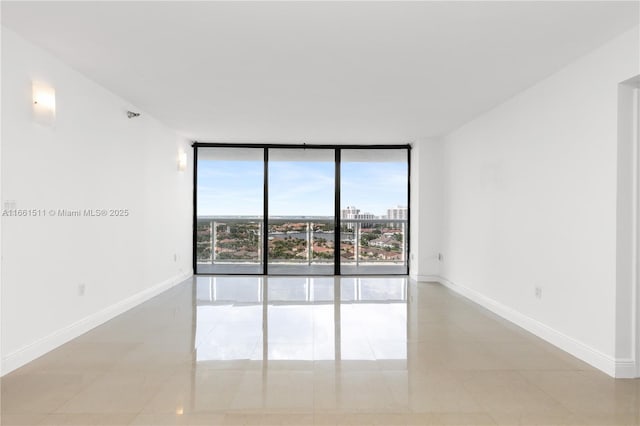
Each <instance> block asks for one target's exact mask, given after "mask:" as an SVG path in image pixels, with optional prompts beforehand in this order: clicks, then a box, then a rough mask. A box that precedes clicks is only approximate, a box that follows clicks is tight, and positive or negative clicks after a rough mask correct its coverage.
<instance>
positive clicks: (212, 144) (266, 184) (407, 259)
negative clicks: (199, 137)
mask: <svg viewBox="0 0 640 426" xmlns="http://www.w3.org/2000/svg"><path fill="white" fill-rule="evenodd" d="M191 146H192V147H193V206H192V207H193V226H192V228H193V233H192V257H193V259H192V266H193V273H194V275H203V276H217V275H257V276H263V275H269V265H268V263H269V262H268V249H269V246H268V244H269V241H268V238H266V233H267V232H268V231H267V229H268V224H269V149H301V148H302V149H325V150H326V149H333V150H334V153H335V179H334V185H335V187H334V194H335V202H334V215H335V218H334V232H335V234H334V235H338V236H339V235H340V225H341V223H340V207H341V206H340V201H341V200H340V186H341V182H340V179H341V176H340V172H341V154H342V150H343V149H349V150H352V149H353V150H357V149H362V150H373V149H379V150H385V149H395V150H398V149H406V150H407V226H406V231H405V232H406V236H405V239H406V245H407V247H406V253H405V259H404V261H405V263H406V270H405V273H403V274H389V275H395V276H398V275H399V276H404V275H409V271H410V259H411V144H403V145H400V144H398V145H327V144H275V143H274V144H269V143H225V142H198V141H194V142H193V143H192V144H191ZM199 148H255V149H260V148H261V149H263V155H264V156H263V158H264V182H263V197H264V199H263V206H264V210H263V216H264V217H263V220H264V226H263V229H264V233H265V235H263V238H262V240H263V254H262V255H263V256H264V259H263V268H262V272H261V273H254V274H247V273H224V274H215V273H198V270H197V267H198V260H197V254H196V250H197V228H198V210H197V206H198V149H199ZM340 269H341V268H340V242H339V238H338V243H337V245H336V243H335V242H334V275H336V276H354V275H355V276H357V275H362V274H342V273H341V270H340ZM372 275H374V274H372Z"/></svg>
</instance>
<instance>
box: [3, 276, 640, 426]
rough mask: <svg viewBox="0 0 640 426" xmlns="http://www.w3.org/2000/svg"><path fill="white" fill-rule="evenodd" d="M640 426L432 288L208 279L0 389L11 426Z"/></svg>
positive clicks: (597, 387)
mask: <svg viewBox="0 0 640 426" xmlns="http://www.w3.org/2000/svg"><path fill="white" fill-rule="evenodd" d="M18 424H22V425H153V426H160V425H215V424H233V425H242V424H247V425H280V424H287V425H314V424H315V425H338V424H349V425H432V424H438V425H440V424H441V425H462V424H467V425H488V424H504V425H516V424H536V425H556V424H571V425H582V424H590V425H609V424H611V425H613V424H625V425H626V424H636V425H637V424H640V381H639V380H613V379H611V378H609V377H607V376H606V375H604V374H603V373H600V372H598V371H596V370H594V369H593V368H591V367H589V366H588V365H586V364H584V363H582V362H580V361H578V360H576V359H575V358H573V357H571V356H569V355H567V354H565V353H564V352H562V351H560V350H558V349H555V348H554V347H552V346H550V345H548V344H546V343H544V342H542V341H541V340H539V339H537V338H535V337H533V336H532V335H530V334H528V333H526V332H524V331H523V330H521V329H519V328H518V327H516V326H514V325H512V324H510V323H508V322H506V321H503V320H501V319H499V318H497V317H495V316H494V315H492V314H491V313H489V312H487V311H485V310H483V309H481V308H479V307H478V306H476V305H474V304H472V303H470V302H468V301H466V300H465V299H463V298H460V297H458V296H456V295H455V294H452V293H451V292H449V291H448V290H446V289H445V288H443V287H442V286H440V285H437V284H416V283H415V282H413V281H410V280H407V279H405V278H381V277H379V278H342V279H339V278H335V279H334V278H333V277H316V278H305V277H278V278H274V277H271V278H262V277H233V278H231V277H218V278H212V277H200V278H197V279H194V280H193V281H192V280H189V281H188V282H185V283H184V284H182V285H180V286H178V287H175V288H174V289H172V290H170V291H168V292H166V293H164V294H162V295H160V296H159V297H156V298H154V299H152V300H151V301H149V302H147V303H145V304H143V305H141V306H139V307H137V308H135V309H133V310H131V311H129V312H127V313H125V314H124V315H121V316H120V317H118V318H116V319H114V320H112V321H110V322H108V323H107V324H104V325H103V326H101V327H98V328H96V329H94V330H93V331H91V332H89V333H87V334H85V335H84V336H82V337H80V338H78V339H76V340H74V341H72V342H70V343H69V344H67V345H64V346H63V347H60V348H58V349H56V350H55V351H53V352H51V353H49V354H47V355H45V356H44V357H42V358H40V359H38V360H36V361H35V362H32V363H31V364H29V365H27V366H25V367H23V368H21V369H19V370H17V371H15V372H13V373H11V374H9V375H7V376H5V377H4V378H2V425H18Z"/></svg>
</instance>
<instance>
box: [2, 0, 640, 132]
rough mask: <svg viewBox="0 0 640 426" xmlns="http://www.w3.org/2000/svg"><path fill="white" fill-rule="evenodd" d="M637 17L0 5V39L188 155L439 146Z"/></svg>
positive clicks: (385, 5) (410, 8)
mask: <svg viewBox="0 0 640 426" xmlns="http://www.w3.org/2000/svg"><path fill="white" fill-rule="evenodd" d="M638 4H639V3H638V2H637V1H634V2H612V1H603V2H592V1H586V2H580V1H569V2H537V1H533V2H522V1H512V2H483V1H473V2H364V1H357V2H267V1H261V2H204V1H200V2H185V1H180V2H178V1H170V2H155V1H143V2H123V1H113V2H87V1H75V2H55V1H46V2H9V1H3V2H2V24H3V25H4V26H6V27H8V28H10V29H11V30H13V31H15V32H16V33H18V34H20V35H22V36H23V37H24V38H26V39H28V40H30V41H32V42H33V43H35V44H37V45H40V46H42V47H44V48H45V49H47V50H49V51H50V52H52V53H53V54H54V55H56V56H58V57H59V58H61V59H62V60H63V61H64V62H66V63H67V64H69V65H70V66H72V67H73V68H75V69H77V70H79V71H80V72H82V73H83V74H85V75H87V76H88V77H90V78H91V79H93V80H95V81H96V82H98V83H99V84H101V85H103V86H104V87H106V88H108V89H109V90H111V91H112V92H114V93H116V94H118V95H120V96H121V97H123V98H124V99H126V100H128V101H130V102H131V103H133V104H134V105H136V106H137V107H139V108H140V109H141V110H143V111H145V112H146V113H149V114H151V115H153V116H155V117H156V118H158V119H159V120H161V121H163V122H164V123H165V124H167V125H168V126H169V127H171V128H173V129H175V130H177V131H178V132H180V133H182V134H184V135H186V136H188V137H190V138H192V139H195V140H200V141H229V142H234V141H249V142H250V141H253V142H294V141H295V142H307V143H309V142H311V143H313V142H324V143H341V142H351V143H354V142H355V143H358V142H363V143H366V142H372V143H373V142H375V143H381V142H384V143H396V142H404V143H406V142H411V141H415V140H420V139H421V138H427V137H432V136H437V135H441V134H444V133H447V132H449V131H451V130H453V129H455V128H457V127H459V126H460V125H462V124H464V123H465V122H467V121H469V120H470V119H472V118H473V117H475V116H477V115H479V114H481V113H482V112H484V111H487V110H488V109H491V108H492V107H494V106H496V105H497V104H499V103H500V102H503V101H505V100H506V99H508V98H509V97H511V96H513V95H515V94H516V93H518V92H519V91H522V90H523V89H525V88H527V87H529V86H531V85H532V84H534V83H535V82H537V81H539V80H541V79H542V78H544V77H546V76H548V75H550V74H552V73H554V72H556V71H557V70H559V69H560V68H562V67H563V66H565V65H566V64H568V63H570V62H571V61H573V60H575V59H576V58H578V57H579V56H581V55H583V54H585V53H587V52H589V51H590V50H592V49H594V48H596V47H598V46H600V45H602V44H604V43H605V42H607V41H608V40H610V39H612V38H614V37H615V36H616V35H618V34H621V33H622V32H624V31H626V30H628V29H630V28H631V27H632V26H634V25H637V24H638V16H639V8H638Z"/></svg>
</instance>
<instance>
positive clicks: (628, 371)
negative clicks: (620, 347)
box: [614, 359, 640, 379]
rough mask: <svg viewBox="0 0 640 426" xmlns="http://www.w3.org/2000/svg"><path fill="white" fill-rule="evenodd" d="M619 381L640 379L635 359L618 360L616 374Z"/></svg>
mask: <svg viewBox="0 0 640 426" xmlns="http://www.w3.org/2000/svg"><path fill="white" fill-rule="evenodd" d="M614 377H616V378H617V379H635V378H637V377H640V371H637V370H636V363H635V360H633V359H618V360H616V374H615V376H614Z"/></svg>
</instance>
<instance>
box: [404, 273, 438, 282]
mask: <svg viewBox="0 0 640 426" xmlns="http://www.w3.org/2000/svg"><path fill="white" fill-rule="evenodd" d="M411 279H413V280H415V281H417V282H419V283H427V282H435V283H437V282H440V277H439V276H437V275H411Z"/></svg>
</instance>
